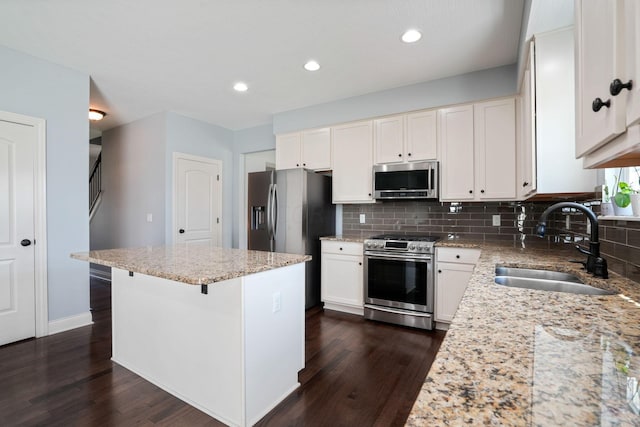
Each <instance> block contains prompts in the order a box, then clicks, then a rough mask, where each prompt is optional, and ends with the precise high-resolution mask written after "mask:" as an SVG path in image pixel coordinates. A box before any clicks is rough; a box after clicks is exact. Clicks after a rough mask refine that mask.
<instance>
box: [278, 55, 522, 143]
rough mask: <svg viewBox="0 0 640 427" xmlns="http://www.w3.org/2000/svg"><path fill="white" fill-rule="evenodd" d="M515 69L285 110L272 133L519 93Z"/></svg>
mask: <svg viewBox="0 0 640 427" xmlns="http://www.w3.org/2000/svg"><path fill="white" fill-rule="evenodd" d="M516 71H517V65H516V64H511V65H505V66H503V67H498V68H491V69H488V70H483V71H476V72H473V73H468V74H462V75H459V76H454V77H448V78H445V79H439V80H433V81H430V82H423V83H418V84H414V85H409V86H403V87H399V88H396V89H390V90H385V91H381V92H375V93H370V94H366V95H361V96H356V97H352V98H346V99H342V100H339V101H334V102H329V103H326V104H319V105H313V106H311V107H306V108H301V109H298V110H292V111H285V112H282V113H278V114H275V115H274V116H273V133H275V134H280V133H285V132H293V131H297V130H301V129H309V128H313V127H319V126H327V125H333V124H338V123H344V122H349V121H353V120H360V119H366V118H370V117H376V116H384V115H387V114H394V113H401V112H405V111H412V110H420V109H424V108H432V107H440V106H443V105H451V104H459V103H465V102H473V101H478V100H483V99H488V98H496V97H500V96H508V95H513V94H515V93H516V92H517V90H516V80H517V75H516Z"/></svg>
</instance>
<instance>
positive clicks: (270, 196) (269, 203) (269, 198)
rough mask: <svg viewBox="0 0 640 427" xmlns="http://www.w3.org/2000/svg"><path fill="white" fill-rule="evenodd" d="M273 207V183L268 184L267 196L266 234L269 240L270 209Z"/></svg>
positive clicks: (270, 233)
mask: <svg viewBox="0 0 640 427" xmlns="http://www.w3.org/2000/svg"><path fill="white" fill-rule="evenodd" d="M272 209H273V184H269V194H268V196H267V235H268V236H269V240H272V239H273V232H272V227H271V221H272V218H271V210H272Z"/></svg>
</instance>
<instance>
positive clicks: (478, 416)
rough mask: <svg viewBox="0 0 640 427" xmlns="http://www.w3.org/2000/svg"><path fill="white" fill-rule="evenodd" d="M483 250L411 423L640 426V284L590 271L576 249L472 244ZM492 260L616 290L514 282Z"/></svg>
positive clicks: (464, 244) (469, 244)
mask: <svg viewBox="0 0 640 427" xmlns="http://www.w3.org/2000/svg"><path fill="white" fill-rule="evenodd" d="M438 246H458V247H480V248H481V249H482V254H481V257H480V260H479V262H478V264H477V265H476V268H475V270H474V273H473V276H472V278H471V281H470V283H469V286H468V288H467V290H466V293H465V295H464V297H463V299H462V302H461V303H460V307H459V308H458V311H457V313H456V315H455V318H454V320H453V323H452V324H451V327H450V329H449V331H448V332H447V335H446V338H445V340H444V342H443V343H442V346H441V348H440V351H439V352H438V355H437V356H436V359H435V361H434V363H433V365H432V367H431V370H430V371H429V374H428V376H427V378H426V380H425V383H424V385H423V387H422V390H421V392H420V394H419V396H418V398H417V400H416V402H415V404H414V406H413V409H412V411H411V414H410V416H409V418H408V420H407V425H409V426H425V425H428V426H442V425H451V426H458V425H500V426H511V425H513V426H532V425H535V426H538V425H540V426H559V425H571V426H594V425H603V426H609V425H616V426H618V425H621V426H632V425H636V426H637V425H640V416H638V415H637V409H640V408H637V409H633V408H632V406H633V405H634V398H635V404H638V405H640V399H639V398H638V396H637V394H635V395H634V393H633V392H632V391H630V392H629V393H628V392H627V388H628V384H629V390H632V389H633V382H634V380H633V379H632V378H636V379H638V378H640V304H638V303H637V302H636V301H640V285H639V284H637V283H635V282H632V281H630V280H627V279H624V278H621V277H620V276H618V275H616V274H615V273H610V279H608V280H602V279H596V278H593V277H591V276H590V275H587V274H586V273H585V272H584V271H583V270H581V269H580V266H579V265H577V264H573V263H569V262H568V260H569V259H583V258H584V256H583V255H581V254H579V253H578V252H577V251H575V249H573V247H571V249H570V250H559V249H555V248H548V247H542V248H540V247H538V248H527V249H523V248H514V247H505V246H504V245H500V244H486V243H481V242H472V241H458V242H456V241H446V240H445V241H440V242H438ZM496 265H503V266H511V267H530V268H542V269H551V270H559V271H565V272H570V273H574V274H576V275H577V276H579V277H580V278H582V279H583V281H584V282H585V283H587V284H590V285H592V286H595V287H600V288H604V289H609V290H613V291H616V292H618V294H617V295H611V296H591V295H576V294H568V293H560V292H546V291H535V290H528V289H519V288H509V287H505V286H501V285H497V284H495V283H494V277H495V273H494V269H495V267H496Z"/></svg>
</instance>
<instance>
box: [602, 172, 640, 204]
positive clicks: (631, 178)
mask: <svg viewBox="0 0 640 427" xmlns="http://www.w3.org/2000/svg"><path fill="white" fill-rule="evenodd" d="M604 179H605V185H606V186H607V187H608V190H609V197H611V198H613V196H614V195H615V194H616V193H617V192H618V191H620V183H621V182H622V183H626V184H627V185H628V186H629V187H630V189H631V190H632V191H633V192H636V193H640V166H631V167H628V168H612V169H605V172H604ZM603 198H604V199H605V200H604V201H605V202H606V201H607V200H606V195H605V194H604V191H603ZM612 201H613V200H612Z"/></svg>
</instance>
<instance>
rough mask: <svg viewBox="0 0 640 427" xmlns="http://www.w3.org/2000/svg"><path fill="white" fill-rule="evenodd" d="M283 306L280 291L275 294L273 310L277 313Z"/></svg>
mask: <svg viewBox="0 0 640 427" xmlns="http://www.w3.org/2000/svg"><path fill="white" fill-rule="evenodd" d="M281 308H282V299H281V297H280V292H276V293H274V294H273V312H274V313H277V312H278V311H280V309H281Z"/></svg>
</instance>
